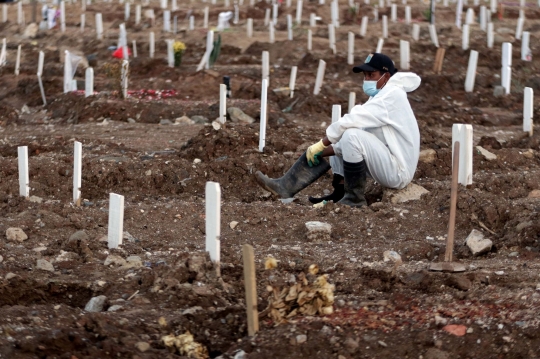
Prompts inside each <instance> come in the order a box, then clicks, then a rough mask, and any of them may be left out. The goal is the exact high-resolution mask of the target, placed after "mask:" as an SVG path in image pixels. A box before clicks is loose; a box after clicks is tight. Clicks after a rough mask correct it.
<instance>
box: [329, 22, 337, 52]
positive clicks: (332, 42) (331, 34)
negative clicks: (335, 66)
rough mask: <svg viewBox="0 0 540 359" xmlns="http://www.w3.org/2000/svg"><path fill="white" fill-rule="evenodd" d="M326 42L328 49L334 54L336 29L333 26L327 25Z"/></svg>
mask: <svg viewBox="0 0 540 359" xmlns="http://www.w3.org/2000/svg"><path fill="white" fill-rule="evenodd" d="M328 40H329V45H330V49H331V50H332V52H333V53H334V54H335V53H336V28H335V27H334V25H333V24H328Z"/></svg>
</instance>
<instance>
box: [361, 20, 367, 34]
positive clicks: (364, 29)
mask: <svg viewBox="0 0 540 359" xmlns="http://www.w3.org/2000/svg"><path fill="white" fill-rule="evenodd" d="M367 26H368V17H367V16H362V23H361V24H360V36H362V37H365V36H366V32H367Z"/></svg>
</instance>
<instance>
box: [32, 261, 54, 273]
mask: <svg viewBox="0 0 540 359" xmlns="http://www.w3.org/2000/svg"><path fill="white" fill-rule="evenodd" d="M36 269H41V270H44V271H47V272H54V266H53V265H52V264H51V262H49V261H46V260H45V259H38V260H37V264H36Z"/></svg>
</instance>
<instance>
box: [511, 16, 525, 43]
mask: <svg viewBox="0 0 540 359" xmlns="http://www.w3.org/2000/svg"><path fill="white" fill-rule="evenodd" d="M524 22H525V19H524V18H522V17H520V18H519V19H518V20H517V25H516V36H514V37H515V38H516V40H521V34H522V33H523V23H524Z"/></svg>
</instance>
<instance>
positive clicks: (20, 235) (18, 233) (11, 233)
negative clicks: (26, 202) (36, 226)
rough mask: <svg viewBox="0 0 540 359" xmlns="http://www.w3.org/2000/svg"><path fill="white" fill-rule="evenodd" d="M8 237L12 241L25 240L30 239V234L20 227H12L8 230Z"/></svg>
mask: <svg viewBox="0 0 540 359" xmlns="http://www.w3.org/2000/svg"><path fill="white" fill-rule="evenodd" d="M6 238H7V240H8V241H11V242H24V241H26V240H27V239H28V236H27V235H26V233H24V231H23V230H22V229H21V228H19V227H10V228H8V229H7V230H6Z"/></svg>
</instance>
